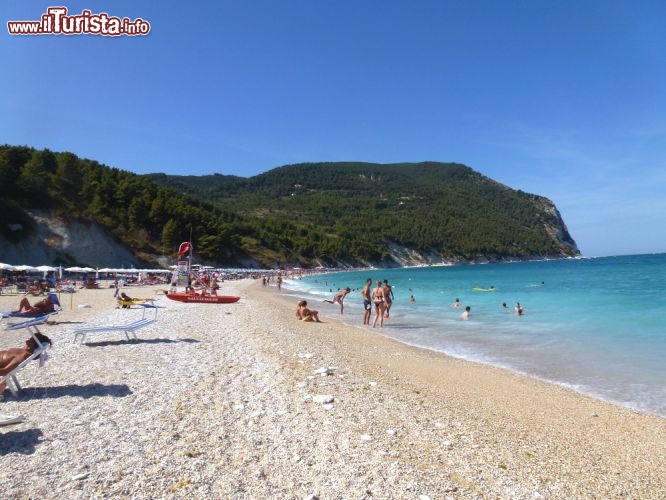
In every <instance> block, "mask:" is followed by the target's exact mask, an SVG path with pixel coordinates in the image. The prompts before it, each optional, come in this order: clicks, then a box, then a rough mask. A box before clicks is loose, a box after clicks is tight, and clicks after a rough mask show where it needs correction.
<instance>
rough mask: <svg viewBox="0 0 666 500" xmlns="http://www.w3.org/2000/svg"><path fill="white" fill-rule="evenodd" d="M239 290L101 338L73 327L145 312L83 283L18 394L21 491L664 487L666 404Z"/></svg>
mask: <svg viewBox="0 0 666 500" xmlns="http://www.w3.org/2000/svg"><path fill="white" fill-rule="evenodd" d="M148 290H149V289H148V288H143V289H142V288H136V289H134V288H133V289H128V293H129V294H130V295H136V296H145V295H144V292H145V293H148ZM222 291H223V293H225V294H236V295H240V296H241V300H240V302H239V303H237V304H232V305H229V306H218V305H208V304H180V303H176V302H172V301H168V300H167V299H160V300H159V302H158V303H159V304H160V305H162V306H164V307H165V308H164V309H160V310H159V312H158V321H157V323H155V324H154V325H152V326H150V327H149V328H146V329H145V330H141V331H139V332H138V337H139V340H138V341H131V342H130V341H126V340H124V339H123V338H122V335H121V334H119V333H118V332H116V333H108V334H103V335H100V337H99V338H94V339H90V340H89V344H90V345H87V346H75V345H73V344H72V342H71V340H72V339H71V333H69V329H71V328H73V327H75V326H77V325H78V323H79V322H85V323H86V324H90V323H106V324H111V323H112V322H116V321H120V320H121V319H122V318H126V317H127V316H126V315H127V314H128V313H132V314H134V313H136V312H138V311H136V310H134V311H132V310H130V311H127V310H119V309H114V306H115V303H114V301H111V300H110V297H111V295H112V293H113V291H112V290H99V291H90V292H88V291H86V292H84V291H82V292H81V293H80V295H79V292H77V294H74V295H75V297H73V298H72V299H71V300H72V301H73V302H74V305H80V304H82V303H84V302H89V304H90V305H91V307H90V308H78V307H73V308H71V309H70V308H69V307H67V308H66V310H65V312H64V313H62V314H61V315H58V316H56V317H55V324H54V325H49V326H47V327H45V328H43V329H42V331H43V333H45V334H46V335H48V336H50V337H51V338H52V339H53V340H54V346H53V347H52V349H51V353H50V354H51V361H50V363H49V365H47V367H46V368H44V369H41V370H39V371H38V370H37V369H36V368H33V367H29V368H26V369H25V370H23V372H22V373H21V374H20V375H19V378H20V380H21V382H22V383H23V385H24V387H25V389H24V391H23V392H22V393H21V395H20V396H19V397H18V398H13V397H11V396H7V395H6V396H7V397H6V398H5V401H4V402H0V406H1V407H2V412H3V413H14V412H18V413H22V414H23V415H24V416H25V421H24V422H22V423H20V424H17V425H13V426H6V427H0V461H8V462H7V463H11V467H4V468H2V470H0V484H3V485H6V488H5V492H6V494H7V495H8V496H9V497H12V498H28V497H43V498H55V497H59V496H60V497H62V496H63V495H65V496H67V497H68V498H90V497H110V496H129V497H132V498H166V497H169V498H172V497H174V496H175V497H178V498H192V497H198V498H202V497H222V496H224V497H231V498H258V497H273V498H306V497H307V496H308V495H314V496H316V497H318V498H322V499H324V498H349V497H355V498H370V497H376V498H419V497H420V496H425V497H428V498H433V499H434V498H445V497H453V498H485V497H501V498H538V497H547V498H571V497H578V498H581V497H582V498H614V497H615V498H616V497H633V498H655V497H658V496H660V495H662V494H663V491H664V490H665V488H666V420H664V419H662V418H660V417H657V416H652V415H648V414H645V413H641V412H638V411H635V410H630V409H626V408H624V407H619V406H616V405H614V404H612V403H606V402H603V401H600V400H596V399H592V398H590V397H587V396H584V395H581V394H579V393H576V392H574V391H572V390H570V389H566V388H563V387H560V386H556V385H553V384H548V383H546V382H542V381H539V380H537V379H532V378H528V377H525V376H522V375H519V374H515V373H512V372H509V371H507V370H504V369H500V368H494V367H490V366H486V365H479V364H476V363H473V362H469V361H464V360H459V359H456V358H451V357H448V356H446V355H444V354H441V353H436V352H434V351H428V350H425V349H421V348H417V347H413V346H409V345H406V344H401V343H399V342H397V341H395V340H392V339H389V338H387V337H385V336H383V335H375V332H372V331H368V330H366V329H363V328H350V327H349V326H347V325H346V324H344V323H341V322H340V321H338V320H337V319H336V318H335V314H330V315H329V314H323V313H322V320H323V321H324V322H323V323H321V324H319V323H304V322H300V321H298V320H297V319H296V318H295V315H294V309H295V300H293V297H290V296H285V295H280V294H279V293H278V292H277V290H276V289H275V287H273V286H271V287H268V288H266V289H264V288H263V287H262V285H261V282H260V281H259V280H257V281H250V280H243V281H238V282H224V283H223V284H222ZM15 300H16V297H12V298H10V300H9V302H11V303H12V304H13V302H14V301H15ZM63 302H64V301H63ZM6 303H7V301H6V299H5V298H4V297H0V309H5V308H6V307H4V306H5V305H6ZM63 305H66V304H63ZM335 311H336V313H337V309H336V310H335ZM2 321H3V322H6V321H7V320H6V319H4V320H2ZM2 333H3V334H5V333H8V332H5V331H4V330H3V332H2ZM2 337H3V338H2V342H1V343H0V345H3V346H4V345H6V344H7V343H8V342H9V341H10V340H11V341H13V342H14V344H16V343H17V341H21V342H22V340H24V339H23V338H22V337H24V335H15V334H13V332H12V335H11V336H10V335H3V336H2ZM26 478H29V481H27V482H26Z"/></svg>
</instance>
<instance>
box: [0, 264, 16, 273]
mask: <svg viewBox="0 0 666 500" xmlns="http://www.w3.org/2000/svg"><path fill="white" fill-rule="evenodd" d="M0 269H2V270H3V271H14V270H15V268H14V266H12V265H11V264H4V263H3V262H0Z"/></svg>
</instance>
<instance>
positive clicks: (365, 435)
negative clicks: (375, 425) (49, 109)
mask: <svg viewBox="0 0 666 500" xmlns="http://www.w3.org/2000/svg"><path fill="white" fill-rule="evenodd" d="M361 441H372V436H370V434H363V435H362V436H361Z"/></svg>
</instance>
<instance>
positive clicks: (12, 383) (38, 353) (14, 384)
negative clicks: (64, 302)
mask: <svg viewBox="0 0 666 500" xmlns="http://www.w3.org/2000/svg"><path fill="white" fill-rule="evenodd" d="M48 316H50V315H49V314H46V315H43V316H40V317H39V318H32V319H28V320H26V321H21V322H20V323H12V324H9V325H7V326H6V327H5V329H6V330H23V329H25V330H27V331H28V332H29V333H30V335H31V336H32V338H33V339H35V342H36V343H37V349H35V350H34V351H33V353H32V354H31V355H30V357H28V358H26V359H24V360H23V361H22V362H21V363H20V364H19V365H18V366H17V367H16V368H14V369H13V370H12V371H10V372H9V373H7V374H6V375H2V376H0V387H2V386H4V385H5V384H6V385H7V387H8V388H9V390H10V391H11V393H12V394H13V395H14V396H16V395H17V393H18V391H20V390H21V384H19V381H18V378H17V377H16V374H17V373H18V372H20V371H21V370H22V369H23V368H25V367H26V366H27V365H28V364H29V363H30V362H31V361H33V360H35V359H37V358H40V361H39V366H43V365H44V363H45V362H46V350H47V349H48V348H49V347H50V344H48V343H44V342H41V341H40V340H39V337H38V336H37V334H38V333H39V334H41V332H40V331H39V328H37V327H38V326H39V325H43V324H44V323H46V320H47V319H48Z"/></svg>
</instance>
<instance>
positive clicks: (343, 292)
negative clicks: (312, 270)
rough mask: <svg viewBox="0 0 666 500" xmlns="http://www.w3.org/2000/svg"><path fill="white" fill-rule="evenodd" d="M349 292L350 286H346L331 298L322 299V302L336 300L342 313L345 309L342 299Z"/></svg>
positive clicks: (333, 301)
mask: <svg viewBox="0 0 666 500" xmlns="http://www.w3.org/2000/svg"><path fill="white" fill-rule="evenodd" d="M349 292H351V288H349V287H347V288H345V289H344V290H340V291H338V293H336V294H335V296H334V297H333V300H328V299H324V302H328V303H329V304H335V303H336V302H337V303H338V304H340V314H342V313H343V311H344V309H345V305H344V300H345V297H346V296H347V294H348V293H349Z"/></svg>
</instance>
